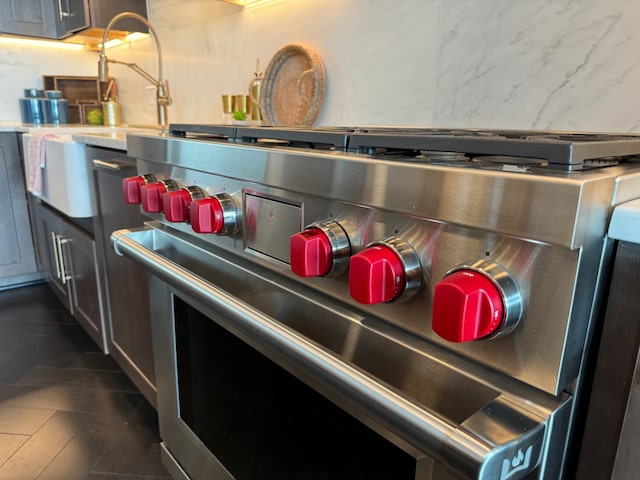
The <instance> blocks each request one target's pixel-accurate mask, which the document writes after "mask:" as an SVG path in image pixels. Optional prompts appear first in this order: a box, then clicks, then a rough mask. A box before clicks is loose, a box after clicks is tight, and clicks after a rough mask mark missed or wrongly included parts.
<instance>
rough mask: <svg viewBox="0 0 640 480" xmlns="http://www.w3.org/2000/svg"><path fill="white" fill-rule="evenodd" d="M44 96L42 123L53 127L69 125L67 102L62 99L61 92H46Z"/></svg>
mask: <svg viewBox="0 0 640 480" xmlns="http://www.w3.org/2000/svg"><path fill="white" fill-rule="evenodd" d="M44 94H45V97H46V98H45V99H44V122H45V123H52V124H55V125H57V124H60V123H69V102H68V100H66V99H65V98H62V92H61V91H60V90H47V91H46V92H44Z"/></svg>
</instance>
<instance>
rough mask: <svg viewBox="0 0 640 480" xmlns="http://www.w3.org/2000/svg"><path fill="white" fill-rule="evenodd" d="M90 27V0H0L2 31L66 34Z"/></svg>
mask: <svg viewBox="0 0 640 480" xmlns="http://www.w3.org/2000/svg"><path fill="white" fill-rule="evenodd" d="M87 27H89V2H88V0H0V31H1V32H2V33H10V34H14V35H24V36H29V37H43V38H55V39H59V38H65V37H68V36H69V35H72V34H73V33H75V32H77V31H80V30H82V29H85V28H87Z"/></svg>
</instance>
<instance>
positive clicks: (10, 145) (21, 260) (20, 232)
mask: <svg viewBox="0 0 640 480" xmlns="http://www.w3.org/2000/svg"><path fill="white" fill-rule="evenodd" d="M0 198H2V199H3V203H4V206H3V214H2V216H0V289H1V288H7V287H12V286H16V285H21V284H25V283H30V282H32V281H37V280H39V279H40V278H41V277H42V275H41V274H40V273H39V272H38V267H37V265H36V260H35V254H34V248H33V239H32V236H31V229H30V228H29V211H28V208H27V196H26V192H25V182H24V176H23V173H22V161H21V159H20V151H19V149H18V136H17V134H15V133H0Z"/></svg>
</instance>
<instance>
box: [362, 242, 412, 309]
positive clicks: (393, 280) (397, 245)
mask: <svg viewBox="0 0 640 480" xmlns="http://www.w3.org/2000/svg"><path fill="white" fill-rule="evenodd" d="M421 284H422V268H421V266H420V258H419V257H418V255H417V254H416V252H415V251H414V250H413V248H412V247H411V245H409V243H407V242H406V241H405V240H404V239H402V238H400V237H388V238H385V239H383V240H380V241H377V242H373V243H371V244H369V245H368V246H367V247H366V248H365V249H364V250H361V251H360V252H358V253H356V254H355V255H353V256H352V257H351V259H350V261H349V293H350V295H351V297H352V298H353V299H354V300H356V301H358V302H360V303H362V304H365V305H372V304H376V303H386V302H391V301H394V300H396V301H405V300H409V299H410V298H412V297H413V296H414V295H415V294H416V293H417V292H418V290H419V289H420V286H421Z"/></svg>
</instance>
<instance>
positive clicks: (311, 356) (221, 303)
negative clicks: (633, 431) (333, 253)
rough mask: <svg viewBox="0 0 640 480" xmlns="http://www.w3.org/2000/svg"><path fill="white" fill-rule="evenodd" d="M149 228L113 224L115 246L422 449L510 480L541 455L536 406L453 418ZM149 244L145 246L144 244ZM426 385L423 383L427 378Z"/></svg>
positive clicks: (541, 427)
mask: <svg viewBox="0 0 640 480" xmlns="http://www.w3.org/2000/svg"><path fill="white" fill-rule="evenodd" d="M154 235H167V234H166V233H164V232H159V231H158V230H156V229H154V228H148V227H145V228H142V229H139V230H118V231H116V232H113V234H112V235H111V242H112V245H113V248H114V250H115V251H116V253H118V254H119V255H124V256H126V257H128V258H130V259H131V260H133V261H134V262H136V263H138V264H140V265H141V266H142V267H144V268H145V269H146V270H147V271H148V272H149V273H151V274H153V275H155V276H157V277H158V278H160V279H161V280H163V281H164V282H166V283H168V284H169V285H171V286H172V287H174V288H176V289H178V290H180V291H182V292H184V293H186V294H188V295H190V296H192V297H193V298H194V299H195V300H197V301H198V302H201V303H203V304H204V305H207V306H210V307H212V308H214V309H216V310H217V311H219V312H221V313H222V314H223V315H224V317H225V318H226V319H227V320H228V321H229V322H230V324H231V325H232V326H233V328H234V329H237V330H239V331H240V332H242V333H243V334H244V335H246V336H247V337H249V338H251V339H253V340H254V341H256V342H258V343H259V344H261V345H263V346H265V347H266V348H268V349H269V350H270V351H272V352H275V353H276V355H277V356H278V357H280V358H282V359H284V360H285V361H286V362H288V363H290V364H293V365H296V366H298V367H299V368H302V369H303V370H304V371H305V372H306V373H307V374H310V375H312V376H313V378H314V379H316V380H317V381H319V382H320V383H321V384H323V385H325V386H327V387H328V388H330V389H331V390H332V391H334V392H336V393H338V394H339V395H340V396H341V397H342V398H345V399H347V400H348V401H350V402H353V403H354V404H357V405H358V408H359V409H361V410H363V411H364V412H365V413H366V414H367V415H369V416H370V417H372V418H374V419H375V420H376V421H377V422H378V423H380V424H381V425H383V426H384V427H385V428H387V429H389V430H390V431H391V432H394V433H395V434H397V435H399V436H400V437H401V438H403V439H404V440H405V441H407V442H409V443H410V444H412V445H413V446H414V447H416V448H418V449H419V450H420V451H422V452H423V453H425V454H426V455H428V456H429V457H431V458H432V459H434V460H437V461H439V462H441V463H443V464H444V465H446V466H447V468H449V469H451V470H453V471H455V472H456V473H457V474H458V475H462V476H463V477H464V478H478V479H491V480H515V479H519V478H523V477H524V476H526V475H527V474H528V473H529V472H531V471H532V470H533V469H534V468H535V467H536V466H537V465H538V464H539V462H540V460H541V452H542V446H543V442H544V440H545V430H546V422H545V420H544V419H543V418H542V417H541V416H540V415H539V414H537V412H536V410H535V406H534V405H531V406H529V408H527V402H526V401H522V400H519V399H517V398H513V397H511V396H509V395H507V394H502V395H499V396H498V397H497V398H495V399H494V400H492V401H491V402H489V403H488V404H487V405H485V406H484V407H483V408H481V409H480V410H478V411H477V412H475V413H473V414H472V415H471V416H470V417H468V418H467V419H466V420H464V421H463V422H462V423H460V424H458V423H456V422H453V421H452V420H450V419H448V418H447V417H445V416H444V415H442V414H440V413H438V412H435V411H432V410H430V409H427V408H425V407H424V406H421V405H419V404H417V403H415V402H413V401H411V400H410V399H409V398H407V397H404V396H402V395H400V394H399V393H397V392H396V391H395V390H393V389H391V388H389V387H387V386H386V385H385V384H383V383H381V382H378V381H375V380H374V379H373V378H372V377H370V376H368V375H367V374H365V373H363V372H362V371H360V370H358V369H357V368H354V367H353V366H351V365H350V364H348V363H347V362H344V361H342V360H341V359H339V358H337V357H336V356H335V355H332V354H331V353H329V352H327V351H326V350H324V349H322V348H321V347H319V346H318V345H316V344H314V343H313V342H310V341H309V340H307V339H306V338H305V337H303V336H301V335H299V334H297V333H296V332H294V331H292V330H290V329H288V328H286V327H285V326H283V325H282V324H280V323H278V322H277V321H275V320H273V319H272V318H271V317H269V316H267V315H265V314H264V313H262V312H260V311H258V310H256V309H255V308H253V307H252V306H251V305H249V304H247V303H246V302H244V301H242V300H240V299H238V298H237V297H235V296H233V295H231V294H229V293H228V292H226V291H224V290H222V289H221V288H219V287H217V286H215V285H213V284H212V283H210V282H208V281H207V280H205V279H203V278H202V277H200V276H198V275H196V274H194V273H193V272H191V271H189V270H187V269H185V268H183V267H182V266H180V265H178V264H176V263H174V262H173V261H171V260H169V259H168V258H166V257H164V256H163V255H161V254H159V253H158V252H156V251H154V250H152V249H151V248H153V245H156V241H155V240H156V239H155V237H154ZM147 245H149V248H148V247H147ZM425 388H428V385H425Z"/></svg>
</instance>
